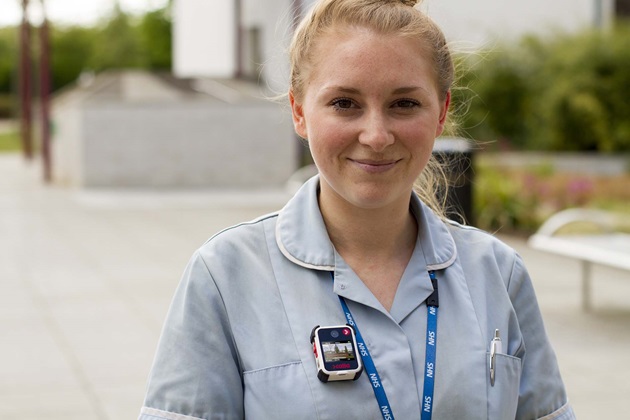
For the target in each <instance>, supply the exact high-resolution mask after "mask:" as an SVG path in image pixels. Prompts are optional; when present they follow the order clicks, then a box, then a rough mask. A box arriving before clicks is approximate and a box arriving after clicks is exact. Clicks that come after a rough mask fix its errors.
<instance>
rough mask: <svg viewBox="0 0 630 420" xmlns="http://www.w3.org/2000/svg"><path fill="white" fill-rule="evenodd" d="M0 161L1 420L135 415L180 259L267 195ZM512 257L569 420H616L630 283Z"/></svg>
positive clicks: (629, 373)
mask: <svg viewBox="0 0 630 420" xmlns="http://www.w3.org/2000/svg"><path fill="white" fill-rule="evenodd" d="M39 178H40V177H39V168H38V167H36V166H35V165H26V164H25V163H24V162H23V161H22V160H21V158H20V157H19V156H13V155H0V340H1V345H0V419H3V420H13V419H15V420H31V419H42V418H46V419H49V420H79V419H80V420H92V419H97V420H106V419H107V420H122V419H135V418H136V417H137V413H138V410H139V408H140V406H141V404H142V397H143V394H144V387H145V381H146V377H147V374H148V371H149V368H150V364H151V361H152V358H153V353H154V351H155V347H156V344H157V339H158V336H159V332H160V328H161V324H162V321H163V319H164V316H165V313H166V310H167V306H168V302H169V300H170V298H171V295H172V293H173V290H174V288H175V286H176V284H177V282H178V280H179V276H180V274H181V272H182V270H183V268H184V265H185V264H186V262H187V261H188V258H189V257H190V255H191V254H192V252H193V250H194V249H196V248H197V247H198V246H199V245H200V244H201V243H203V241H204V240H205V239H206V238H207V237H208V236H210V235H212V234H213V233H214V232H216V231H217V230H219V229H221V228H222V227H224V226H227V225H230V224H233V223H236V222H238V221H242V220H244V219H251V218H253V217H255V216H257V215H260V214H262V213H266V212H269V211H272V210H275V209H277V208H279V207H280V206H281V205H282V204H283V203H284V201H285V200H286V199H287V196H286V194H284V193H281V192H276V193H255V194H248V195H245V194H242V193H241V194H237V193H228V192H223V193H216V192H215V193H209V192H206V193H203V192H196V193H192V192H191V193H186V192H178V193H156V192H137V193H128V192H127V193H125V192H115V191H99V192H94V191H92V192H85V191H83V192H81V191H72V190H65V189H61V188H58V187H44V186H42V185H41V183H40V182H39ZM504 239H505V240H506V241H508V242H509V243H510V244H511V245H512V246H514V247H515V248H517V249H518V250H519V251H520V252H521V253H522V255H523V257H524V258H525V261H526V262H527V263H528V266H529V269H530V271H531V273H532V275H533V277H534V279H535V286H536V289H537V291H538V296H539V300H540V303H541V307H542V309H543V312H544V315H545V318H546V322H547V328H548V331H549V334H550V336H551V339H552V341H553V343H554V344H555V347H556V351H557V353H558V356H559V359H560V365H561V369H562V371H563V375H564V377H565V381H566V384H567V388H568V391H569V394H570V398H571V399H572V401H573V404H574V407H575V409H576V412H577V414H578V416H579V418H580V419H602V418H628V417H627V414H626V412H627V408H626V405H627V399H628V397H629V396H630V379H628V378H630V364H629V363H628V357H629V355H630V274H629V273H623V272H618V271H612V270H606V269H600V268H596V269H595V270H594V273H593V274H594V276H595V285H596V290H595V293H594V305H595V308H596V309H595V311H594V312H593V313H591V314H584V313H582V312H581V311H580V304H579V302H580V301H579V290H580V286H579V283H578V278H579V265H578V264H577V263H576V262H574V261H571V260H567V259H562V258H559V257H554V256H550V255H545V254H541V253H538V252H535V251H532V250H530V249H528V248H527V247H526V246H525V244H524V242H523V241H522V240H520V239H515V238H504Z"/></svg>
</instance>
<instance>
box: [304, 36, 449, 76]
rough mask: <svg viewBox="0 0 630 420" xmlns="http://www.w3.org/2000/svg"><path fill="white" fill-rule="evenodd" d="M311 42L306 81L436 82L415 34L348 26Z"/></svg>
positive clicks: (430, 61) (425, 50)
mask: <svg viewBox="0 0 630 420" xmlns="http://www.w3.org/2000/svg"><path fill="white" fill-rule="evenodd" d="M315 42H316V45H315V46H314V48H313V55H312V57H311V66H310V67H311V71H310V72H309V73H310V74H309V75H308V78H307V80H308V83H309V84H311V83H316V82H320V83H321V82H326V81H330V82H333V81H334V80H340V81H348V82H352V81H353V80H357V81H367V82H369V81H370V80H372V81H374V82H376V81H387V80H392V81H394V82H403V81H407V82H411V81H419V80H423V81H424V82H425V83H426V82H431V83H436V82H437V77H436V74H435V69H434V67H435V66H434V65H433V59H432V55H431V54H430V51H429V48H427V45H426V43H425V42H423V41H421V40H418V39H417V38H412V37H408V36H404V35H398V34H382V33H378V32H375V31H373V30H370V29H366V28H362V27H358V28H357V27H354V28H352V27H351V28H344V29H340V30H339V29H338V30H332V31H329V32H328V33H326V34H324V35H322V36H321V37H319V39H317V40H316V41H315ZM407 79H409V80H407Z"/></svg>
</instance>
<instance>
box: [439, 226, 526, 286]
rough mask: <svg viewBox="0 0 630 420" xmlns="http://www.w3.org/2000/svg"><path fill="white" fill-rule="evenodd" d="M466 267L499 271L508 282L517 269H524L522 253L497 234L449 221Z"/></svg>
mask: <svg viewBox="0 0 630 420" xmlns="http://www.w3.org/2000/svg"><path fill="white" fill-rule="evenodd" d="M447 226H448V228H449V231H450V232H451V235H452V237H453V240H454V241H455V246H456V247H457V254H458V256H459V258H460V260H461V262H462V264H463V266H464V269H465V270H466V269H468V270H470V269H478V270H480V271H483V272H498V273H500V274H501V277H502V278H503V280H504V282H505V283H506V284H507V283H508V282H509V279H510V278H511V277H512V276H513V275H514V274H515V273H514V272H515V270H516V271H519V272H520V271H523V270H524V269H525V268H524V265H523V261H522V259H521V257H520V255H519V254H518V253H517V252H516V250H514V248H512V247H511V246H509V245H508V244H506V243H505V242H503V241H502V240H500V239H499V238H497V237H496V236H494V235H492V234H490V233H488V232H485V231H483V230H480V229H477V228H475V227H471V226H464V225H461V224H459V223H456V222H451V221H449V222H447Z"/></svg>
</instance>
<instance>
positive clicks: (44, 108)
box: [39, 0, 52, 183]
mask: <svg viewBox="0 0 630 420" xmlns="http://www.w3.org/2000/svg"><path fill="white" fill-rule="evenodd" d="M40 1H41V4H42V15H43V21H42V27H41V28H40V32H39V34H40V54H41V56H40V63H39V66H40V87H39V89H40V96H41V118H42V161H43V165H44V168H43V169H44V181H45V182H47V183H49V182H50V181H51V179H52V170H51V169H52V168H51V166H52V165H51V156H50V31H49V25H48V18H47V16H46V6H45V4H44V3H45V2H44V0H40Z"/></svg>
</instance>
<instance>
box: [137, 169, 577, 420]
mask: <svg viewBox="0 0 630 420" xmlns="http://www.w3.org/2000/svg"><path fill="white" fill-rule="evenodd" d="M318 185H319V180H318V178H317V177H315V178H313V179H311V180H310V181H308V182H307V183H306V184H305V185H304V187H303V188H302V189H301V190H300V191H299V192H298V193H297V194H296V195H295V197H293V199H292V200H291V201H290V202H289V203H288V204H287V205H286V206H285V207H284V208H283V209H282V210H281V211H280V212H278V213H275V214H271V215H268V216H264V217H261V218H260V219H257V220H255V221H252V222H249V223H243V224H240V225H238V226H234V227H231V228H229V229H226V230H224V231H223V232H220V233H218V234H217V235H215V236H214V237H213V238H211V239H210V240H208V241H207V242H206V243H205V244H204V245H203V246H202V247H201V248H200V249H199V250H198V251H197V252H196V253H195V254H194V256H193V257H192V259H191V261H190V263H189V265H188V267H187V268H186V271H185V273H184V276H183V279H182V281H181V284H180V285H179V288H178V289H177V292H176V295H175V297H174V299H173V302H172V305H171V308H170V310H169V313H168V317H167V319H166V323H165V325H164V329H163V332H162V336H161V339H160V343H159V347H158V350H157V354H156V358H155V362H154V365H153V368H152V372H151V376H150V378H149V384H148V390H147V395H146V400H145V403H144V407H143V408H142V411H141V414H140V420H157V419H178V420H190V419H205V420H210V419H225V420H227V419H242V418H247V419H250V420H257V419H263V420H266V419H292V420H296V419H299V420H308V419H320V420H324V419H331V420H333V419H375V420H378V419H381V414H380V411H379V407H378V404H377V402H376V399H375V397H374V393H373V391H372V388H371V385H370V381H369V379H368V377H367V375H362V377H361V378H359V380H357V381H356V382H352V381H348V382H334V383H327V384H324V383H322V382H320V381H319V380H318V379H317V369H316V365H315V359H314V357H313V351H312V346H311V343H310V341H309V337H310V333H311V330H312V328H313V327H314V326H316V325H340V324H345V322H346V321H345V317H344V313H343V311H342V309H341V306H340V304H339V299H338V295H339V296H343V297H344V298H345V299H346V301H347V303H348V305H349V307H350V310H351V311H352V314H353V315H354V317H355V320H356V322H357V325H358V327H359V329H360V331H361V333H362V335H363V338H364V340H365V341H366V344H367V345H368V348H369V349H370V352H371V354H372V357H373V359H374V363H375V365H376V367H377V369H378V372H379V374H380V376H381V379H382V382H383V386H384V388H385V390H386V392H387V396H388V398H389V402H390V404H391V407H392V410H393V414H394V416H395V417H396V418H397V419H399V420H407V419H419V418H420V410H421V405H422V404H421V400H422V392H423V378H424V360H425V345H426V325H427V308H426V304H425V299H426V298H427V297H428V296H429V295H430V294H431V292H432V286H431V281H430V279H429V276H428V273H427V270H436V274H437V278H438V282H439V295H440V308H439V319H438V337H437V366H436V371H435V395H434V407H433V418H434V419H453V420H455V419H458V420H459V419H467V420H471V419H500V420H503V419H514V418H516V419H539V418H542V419H562V420H568V419H574V418H575V415H574V414H573V410H572V409H571V407H570V406H569V405H568V403H567V396H566V393H565V390H564V385H563V383H562V379H561V378H560V373H559V371H558V366H557V362H556V357H555V355H554V353H553V350H552V348H551V346H550V344H549V341H548V339H547V336H546V333H545V329H544V326H543V322H542V318H541V314H540V311H539V308H538V304H537V302H536V297H535V294H534V290H533V287H532V284H531V280H530V278H529V276H528V274H527V271H526V269H525V267H524V265H523V262H522V260H521V258H520V257H519V256H518V255H517V254H516V253H515V252H514V251H513V250H512V249H511V248H509V247H507V246H506V245H504V244H503V243H501V242H500V241H498V240H497V239H495V238H494V237H492V236H490V235H488V234H486V233H484V232H481V231H479V230H476V229H473V228H468V227H462V226H460V225H457V224H445V223H443V222H442V221H441V220H440V219H439V218H437V217H436V216H435V215H434V214H433V213H432V212H431V211H430V210H429V209H428V208H427V207H426V206H424V204H423V203H422V202H420V200H419V199H417V198H416V197H415V195H414V196H413V197H412V199H411V204H410V209H411V211H412V213H413V215H414V216H415V217H416V219H417V221H418V226H419V233H418V239H417V242H416V247H415V250H414V252H413V255H412V257H411V260H410V262H409V265H408V267H407V269H406V271H405V273H404V274H403V277H402V279H401V281H400V285H399V287H398V290H397V292H396V297H395V299H394V303H393V306H392V308H391V311H390V312H388V311H387V310H385V309H384V308H383V306H382V305H381V304H380V303H379V302H378V300H377V299H376V298H375V297H374V295H373V294H372V293H371V292H370V291H369V289H368V288H367V287H366V286H365V285H364V284H363V282H362V281H361V280H360V279H359V278H358V277H357V276H356V274H355V273H354V272H353V270H352V269H351V268H350V267H349V266H348V265H347V264H346V263H345V262H344V260H343V259H342V258H341V256H340V255H339V254H338V253H337V252H336V251H335V249H334V247H333V245H332V243H331V242H330V239H329V237H328V234H327V231H326V228H325V225H324V221H323V219H322V216H321V213H320V210H319V207H318V201H317V190H318ZM331 271H334V275H335V281H334V285H333V281H332V279H331V275H330V272H331ZM495 329H499V330H500V332H501V336H502V338H503V352H504V353H505V354H502V355H500V356H499V357H498V360H497V372H496V382H495V385H494V386H491V385H490V379H489V378H490V374H489V357H488V355H489V349H490V341H491V340H492V337H493V333H494V331H495Z"/></svg>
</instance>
